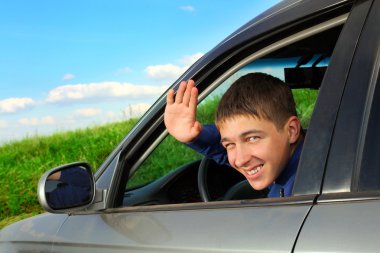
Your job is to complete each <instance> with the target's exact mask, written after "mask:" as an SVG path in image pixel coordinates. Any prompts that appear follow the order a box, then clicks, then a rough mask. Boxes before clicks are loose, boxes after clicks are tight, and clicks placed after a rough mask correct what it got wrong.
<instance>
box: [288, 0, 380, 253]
mask: <svg viewBox="0 0 380 253" xmlns="http://www.w3.org/2000/svg"><path fill="white" fill-rule="evenodd" d="M363 4H365V5H369V4H370V3H369V2H368V3H366V2H365V3H363ZM379 10H380V1H378V0H376V1H373V3H372V6H371V10H370V13H369V16H368V17H367V19H366V22H365V26H364V28H363V32H362V34H361V36H360V40H359V42H358V46H357V50H356V52H355V58H354V60H353V62H352V66H351V68H350V71H349V75H348V78H347V86H346V90H345V94H344V96H343V98H342V103H341V109H340V112H339V115H338V119H337V123H336V127H335V131H334V137H333V140H332V144H331V151H330V153H329V157H328V161H327V170H326V177H325V181H324V184H323V188H322V195H321V196H320V197H319V198H318V200H317V204H316V205H315V206H314V207H313V208H312V210H311V212H310V214H309V216H308V219H307V220H306V222H305V224H304V227H303V229H302V231H301V233H300V237H299V239H298V242H297V245H296V248H295V252H316V251H318V252H378V251H379V248H380V242H379V240H378V234H379V232H380V229H379V228H380V169H379V164H380V160H379V152H380V151H379V150H380V147H379V134H378V129H379V126H380V124H379V123H380V122H379V118H380V114H379V108H380V107H379V106H380V104H379V103H380V93H379V92H380V86H379V85H380V76H379V67H380V64H379V57H380V53H379V52H380V51H379V49H380V47H379V46H380V30H379V27H378V24H379V22H380V18H379V17H380V15H379ZM321 242H323V243H321Z"/></svg>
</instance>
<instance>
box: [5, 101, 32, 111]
mask: <svg viewBox="0 0 380 253" xmlns="http://www.w3.org/2000/svg"><path fill="white" fill-rule="evenodd" d="M34 104H35V102H34V101H33V99H31V98H8V99H4V100H0V113H14V112H16V111H19V110H22V109H26V108H27V107H30V106H33V105H34Z"/></svg>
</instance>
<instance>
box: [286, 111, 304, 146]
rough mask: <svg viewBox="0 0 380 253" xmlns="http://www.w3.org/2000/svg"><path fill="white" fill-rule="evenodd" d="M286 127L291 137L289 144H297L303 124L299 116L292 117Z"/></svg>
mask: <svg viewBox="0 0 380 253" xmlns="http://www.w3.org/2000/svg"><path fill="white" fill-rule="evenodd" d="M286 126H287V130H288V135H289V143H290V144H293V143H296V142H297V141H298V139H299V138H300V135H301V122H300V120H299V118H298V117H297V116H291V117H290V118H289V119H288V121H287V123H286Z"/></svg>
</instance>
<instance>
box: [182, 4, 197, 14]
mask: <svg viewBox="0 0 380 253" xmlns="http://www.w3.org/2000/svg"><path fill="white" fill-rule="evenodd" d="M179 8H180V9H181V10H183V11H188V12H193V11H195V8H194V7H193V6H191V5H185V6H181V7H179Z"/></svg>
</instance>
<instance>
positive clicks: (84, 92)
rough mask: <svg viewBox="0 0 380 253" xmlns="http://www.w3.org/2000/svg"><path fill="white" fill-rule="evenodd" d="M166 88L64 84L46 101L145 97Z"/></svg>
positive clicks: (112, 84)
mask: <svg viewBox="0 0 380 253" xmlns="http://www.w3.org/2000/svg"><path fill="white" fill-rule="evenodd" d="M166 89H167V86H166V85H164V86H151V85H134V84H130V83H119V82H102V83H90V84H75V85H64V86H60V87H57V88H55V89H53V90H51V91H49V93H48V97H47V99H46V101H47V102H50V103H56V102H65V101H74V100H75V101H82V100H89V99H104V98H114V97H126V98H144V97H146V96H159V95H161V94H162V92H164V91H165V90H166Z"/></svg>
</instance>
